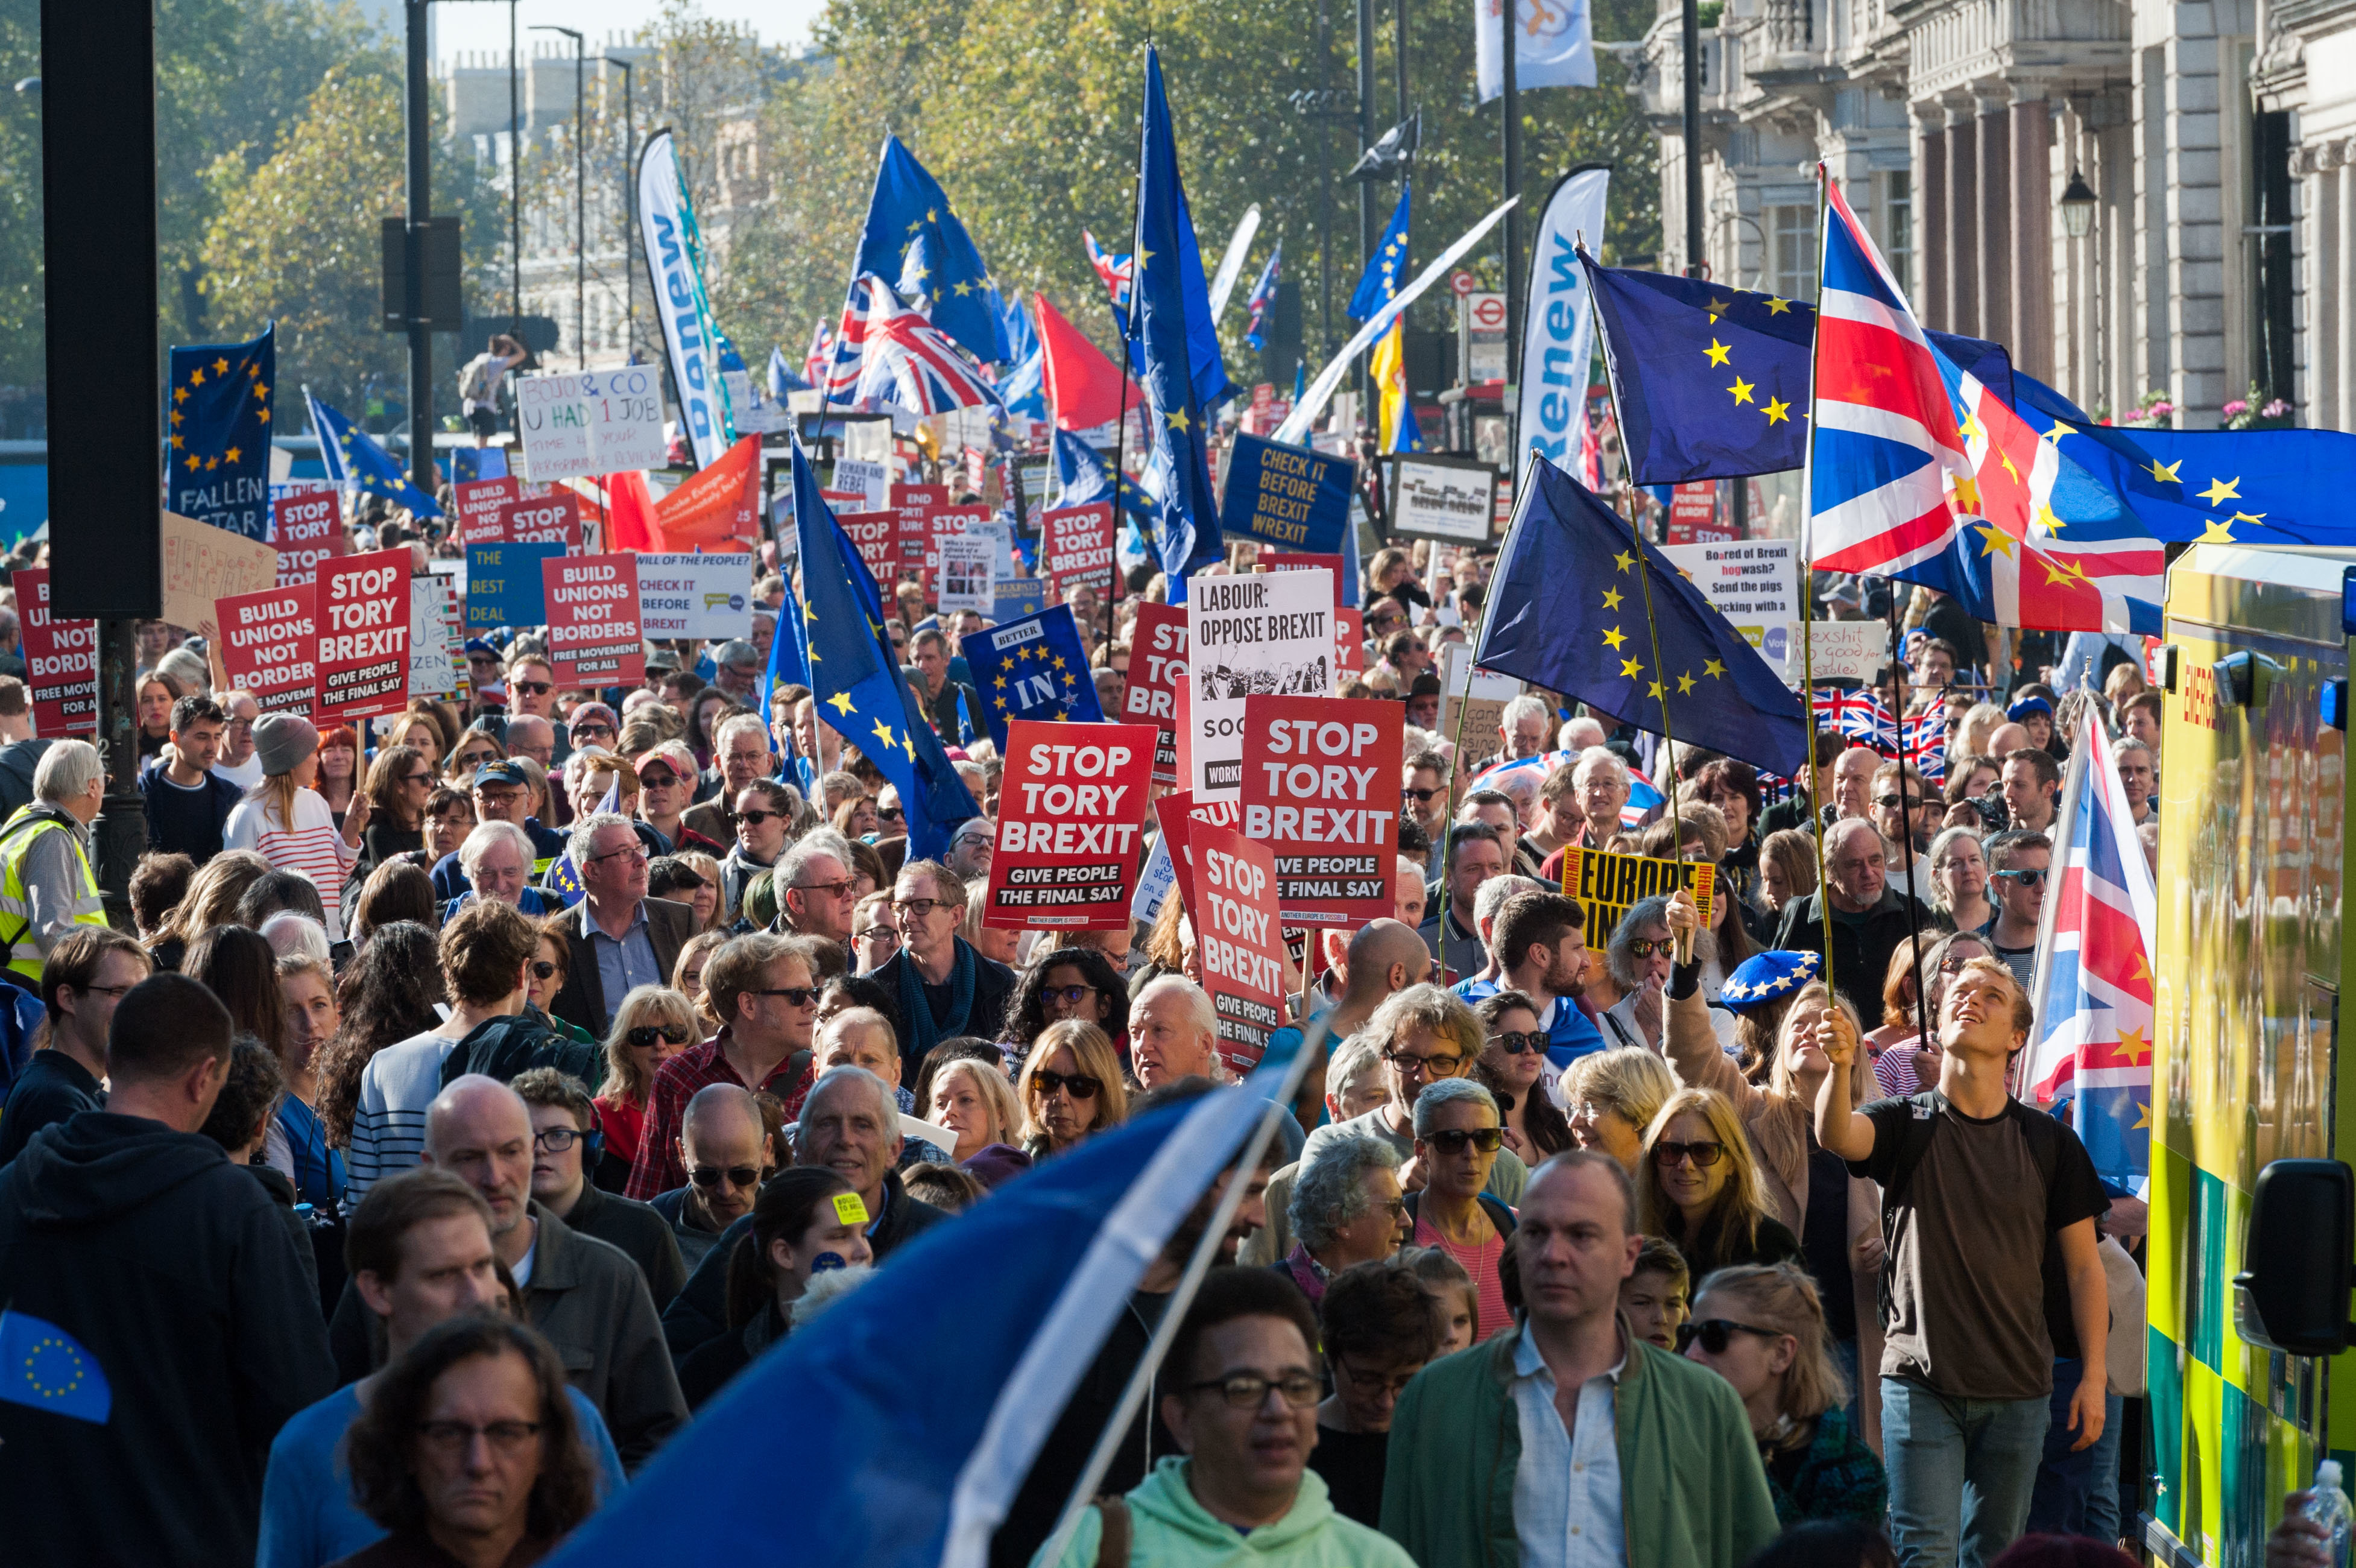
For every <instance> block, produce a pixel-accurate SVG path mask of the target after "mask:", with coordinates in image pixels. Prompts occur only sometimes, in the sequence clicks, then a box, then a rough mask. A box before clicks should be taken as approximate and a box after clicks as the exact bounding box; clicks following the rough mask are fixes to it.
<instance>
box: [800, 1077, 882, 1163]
mask: <svg viewBox="0 0 2356 1568" xmlns="http://www.w3.org/2000/svg"><path fill="white" fill-rule="evenodd" d="M837 1083H846V1084H848V1085H850V1086H851V1088H853V1089H858V1090H864V1091H865V1092H866V1093H867V1094H868V1095H869V1096H871V1097H872V1098H873V1100H874V1101H875V1109H876V1110H877V1111H878V1112H881V1113H882V1115H883V1135H884V1136H885V1137H886V1138H896V1137H898V1136H899V1135H900V1100H899V1097H898V1096H897V1095H895V1094H894V1093H893V1092H892V1086H891V1085H890V1084H888V1083H886V1082H884V1081H883V1079H880V1078H877V1077H876V1076H875V1075H874V1074H873V1073H872V1072H869V1071H868V1070H867V1069H865V1068H863V1067H830V1068H829V1069H826V1070H825V1071H824V1072H822V1073H820V1074H819V1075H818V1081H817V1082H816V1083H814V1084H812V1085H810V1091H809V1097H808V1098H806V1099H805V1100H803V1101H802V1119H801V1120H800V1121H798V1122H795V1123H794V1155H795V1156H796V1157H797V1158H798V1157H800V1155H801V1154H802V1153H803V1150H804V1147H805V1145H804V1142H803V1134H802V1129H803V1128H804V1127H806V1126H808V1125H809V1118H810V1108H811V1107H812V1106H814V1105H816V1104H817V1103H818V1097H819V1095H820V1094H823V1093H825V1092H826V1090H827V1087H828V1085H830V1084H837Z"/></svg>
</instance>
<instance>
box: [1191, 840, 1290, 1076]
mask: <svg viewBox="0 0 2356 1568" xmlns="http://www.w3.org/2000/svg"><path fill="white" fill-rule="evenodd" d="M1193 849H1194V886H1195V892H1196V893H1197V894H1198V895H1200V902H1199V903H1190V904H1189V905H1188V906H1187V912H1188V913H1189V914H1190V915H1192V916H1193V917H1194V952H1195V959H1196V961H1197V962H1198V963H1199V964H1200V966H1201V968H1202V972H1203V989H1204V990H1205V991H1207V992H1209V993H1211V1006H1212V1008H1213V1009H1214V1010H1215V1012H1216V1013H1217V1014H1218V1015H1219V1055H1220V1056H1221V1057H1222V1058H1225V1059H1226V1064H1227V1066H1228V1067H1229V1068H1230V1069H1233V1070H1234V1071H1235V1072H1237V1074H1238V1075H1240V1074H1243V1073H1248V1072H1249V1071H1251V1069H1253V1068H1255V1067H1257V1066H1258V1065H1259V1058H1261V1057H1262V1056H1264V1055H1265V1054H1267V1051H1268V1037H1269V1036H1270V1035H1272V1034H1274V1033H1275V1032H1276V1031H1277V1030H1279V1029H1280V1028H1282V1027H1283V1026H1284V1023H1285V1010H1284V990H1285V988H1284V936H1283V933H1282V931H1281V929H1280V926H1279V923H1278V919H1277V908H1276V858H1275V856H1273V855H1271V854H1269V851H1268V846H1267V845H1265V844H1258V843H1252V842H1251V840H1249V839H1248V838H1246V837H1244V836H1243V835H1242V834H1241V833H1238V832H1235V831H1234V830H1233V829H1232V828H1215V827H1211V826H1209V825H1207V824H1205V823H1197V824H1196V825H1195V827H1194V835H1193Z"/></svg>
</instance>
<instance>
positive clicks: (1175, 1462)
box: [1031, 1457, 1415, 1568]
mask: <svg viewBox="0 0 2356 1568" xmlns="http://www.w3.org/2000/svg"><path fill="white" fill-rule="evenodd" d="M1186 1465H1187V1461H1185V1460H1183V1459H1181V1458H1176V1457H1171V1458H1166V1459H1164V1460H1162V1462H1161V1463H1160V1464H1158V1465H1156V1466H1154V1467H1153V1471H1152V1473H1151V1475H1149V1476H1147V1477H1145V1479H1144V1481H1143V1482H1142V1483H1141V1484H1140V1485H1139V1487H1137V1489H1136V1490H1135V1491H1132V1492H1130V1494H1129V1515H1130V1522H1131V1524H1132V1526H1133V1528H1134V1530H1135V1537H1134V1540H1133V1541H1131V1543H1130V1549H1129V1560H1130V1563H1132V1564H1135V1565H1136V1568H1149V1565H1150V1568H1225V1565H1226V1564H1230V1563H1232V1564H1236V1565H1237V1568H1415V1563H1414V1560H1413V1559H1411V1558H1409V1557H1408V1554H1407V1553H1406V1552H1402V1551H1400V1550H1399V1548H1398V1544H1397V1543H1396V1542H1394V1541H1391V1540H1390V1539H1389V1538H1388V1537H1387V1536H1383V1535H1378V1534H1376V1532H1375V1531H1373V1530H1368V1529H1367V1528H1366V1527H1365V1525H1363V1524H1360V1523H1358V1522H1357V1521H1356V1520H1347V1519H1344V1518H1343V1517H1342V1516H1341V1515H1340V1514H1337V1513H1335V1512H1334V1511H1333V1504H1332V1503H1330V1502H1328V1501H1327V1500H1326V1498H1325V1481H1324V1477H1321V1476H1319V1475H1318V1474H1317V1472H1316V1471H1314V1470H1305V1471H1303V1472H1302V1473H1301V1493H1300V1495H1299V1496H1298V1497H1296V1498H1293V1499H1292V1511H1291V1512H1290V1513H1288V1514H1286V1515H1285V1516H1284V1517H1283V1518H1282V1519H1280V1520H1277V1521H1276V1522H1275V1523H1274V1524H1264V1525H1262V1526H1260V1527H1259V1528H1258V1530H1253V1531H1251V1532H1250V1533H1249V1534H1246V1533H1245V1532H1243V1531H1242V1530H1237V1528H1236V1527H1235V1526H1234V1525H1231V1524H1229V1523H1227V1522H1226V1520H1218V1519H1214V1518H1212V1517H1211V1515H1210V1514H1209V1513H1207V1512H1205V1510H1204V1508H1203V1505H1202V1504H1200V1503H1198V1502H1196V1501H1195V1500H1194V1488H1193V1487H1189V1486H1187V1484H1186ZM1103 1536H1104V1517H1103V1515H1102V1514H1101V1513H1099V1512H1098V1510H1097V1509H1093V1508H1092V1509H1088V1510H1087V1512H1086V1513H1083V1514H1082V1515H1080V1524H1079V1528H1078V1529H1077V1530H1074V1531H1073V1532H1072V1542H1071V1544H1070V1545H1069V1546H1066V1548H1065V1549H1064V1555H1063V1556H1062V1557H1060V1558H1058V1559H1057V1560H1056V1565H1055V1568H1096V1561H1097V1546H1098V1542H1099V1541H1101V1540H1102V1539H1103ZM1040 1551H1041V1552H1042V1553H1043V1554H1044V1552H1045V1551H1046V1548H1044V1547H1042V1548H1040ZM1044 1564H1045V1558H1044V1555H1042V1556H1040V1557H1034V1558H1033V1559H1032V1560H1031V1568H1044Z"/></svg>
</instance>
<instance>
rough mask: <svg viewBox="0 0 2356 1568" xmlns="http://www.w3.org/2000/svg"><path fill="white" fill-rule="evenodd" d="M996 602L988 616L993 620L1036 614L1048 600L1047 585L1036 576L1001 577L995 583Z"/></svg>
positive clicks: (1044, 606) (1013, 618)
mask: <svg viewBox="0 0 2356 1568" xmlns="http://www.w3.org/2000/svg"><path fill="white" fill-rule="evenodd" d="M995 589H996V603H995V604H994V605H993V606H992V607H991V612H990V618H991V619H992V620H994V621H1001V622H1002V621H1010V620H1019V619H1021V618H1023V617H1024V616H1034V615H1037V614H1038V613H1039V612H1040V611H1041V610H1043V609H1044V608H1046V607H1047V606H1048V604H1049V603H1051V602H1052V601H1051V600H1050V598H1049V596H1048V594H1047V585H1046V584H1044V583H1043V582H1041V581H1040V580H1039V579H1038V578H1036V577H1001V578H1000V579H999V580H998V582H997V583H996V585H995Z"/></svg>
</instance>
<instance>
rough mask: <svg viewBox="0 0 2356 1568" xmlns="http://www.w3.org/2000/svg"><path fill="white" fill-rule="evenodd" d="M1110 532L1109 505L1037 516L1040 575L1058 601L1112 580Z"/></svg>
mask: <svg viewBox="0 0 2356 1568" xmlns="http://www.w3.org/2000/svg"><path fill="white" fill-rule="evenodd" d="M1112 530H1113V519H1112V503H1111V502H1110V501H1091V502H1089V503H1088V504H1087V506H1066V507H1057V508H1055V510H1052V511H1044V512H1041V513H1040V514H1039V575H1041V576H1042V577H1044V578H1045V579H1047V581H1048V582H1050V583H1052V584H1053V585H1055V596H1056V597H1057V598H1059V599H1060V598H1062V597H1063V596H1064V590H1065V589H1066V588H1067V587H1069V586H1071V585H1073V584H1074V583H1087V584H1088V585H1091V586H1098V585H1103V584H1105V583H1106V582H1108V581H1109V580H1110V579H1111V577H1112V575H1113V565H1112ZM1180 618H1181V619H1182V620H1183V618H1184V616H1183V611H1182V612H1181V616H1180Z"/></svg>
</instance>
